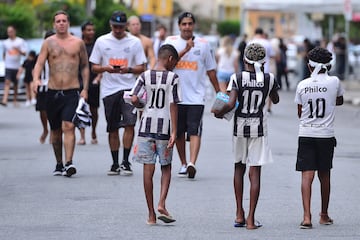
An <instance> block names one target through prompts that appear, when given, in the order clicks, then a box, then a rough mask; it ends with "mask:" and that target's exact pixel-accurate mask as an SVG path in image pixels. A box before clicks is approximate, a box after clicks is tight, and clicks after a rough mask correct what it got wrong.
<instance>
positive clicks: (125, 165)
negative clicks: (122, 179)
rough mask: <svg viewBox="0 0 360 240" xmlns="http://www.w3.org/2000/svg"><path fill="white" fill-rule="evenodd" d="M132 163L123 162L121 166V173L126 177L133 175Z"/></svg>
mask: <svg viewBox="0 0 360 240" xmlns="http://www.w3.org/2000/svg"><path fill="white" fill-rule="evenodd" d="M130 166H131V163H129V162H126V161H123V162H122V163H121V165H120V169H121V171H122V172H123V173H124V175H132V174H133V171H132V170H131V167H130Z"/></svg>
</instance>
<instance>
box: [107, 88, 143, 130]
mask: <svg viewBox="0 0 360 240" xmlns="http://www.w3.org/2000/svg"><path fill="white" fill-rule="evenodd" d="M124 91H126V90H122V91H119V92H116V93H114V94H112V95H110V96H107V97H105V98H103V103H104V109H105V118H106V122H107V127H106V131H107V132H112V131H115V130H117V129H119V128H121V127H126V126H135V123H136V118H137V113H136V109H135V107H134V106H133V105H131V104H129V103H126V102H125V101H124V98H123V96H124Z"/></svg>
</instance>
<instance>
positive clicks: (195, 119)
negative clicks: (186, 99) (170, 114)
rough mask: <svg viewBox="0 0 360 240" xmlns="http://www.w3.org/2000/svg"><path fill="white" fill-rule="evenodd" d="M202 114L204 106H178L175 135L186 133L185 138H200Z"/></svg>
mask: <svg viewBox="0 0 360 240" xmlns="http://www.w3.org/2000/svg"><path fill="white" fill-rule="evenodd" d="M203 114H204V105H182V104H178V124H177V135H178V136H181V135H182V134H184V133H185V132H186V133H187V138H188V137H190V136H194V135H195V136H201V133H202V118H203Z"/></svg>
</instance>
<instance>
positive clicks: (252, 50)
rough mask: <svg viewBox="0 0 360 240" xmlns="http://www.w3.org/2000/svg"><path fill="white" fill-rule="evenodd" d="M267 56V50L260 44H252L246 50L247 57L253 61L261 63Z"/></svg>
mask: <svg viewBox="0 0 360 240" xmlns="http://www.w3.org/2000/svg"><path fill="white" fill-rule="evenodd" d="M265 56H266V50H265V48H264V47H263V46H262V45H261V44H259V43H250V44H249V45H247V46H246V48H245V57H246V58H247V59H249V60H251V61H260V60H262V59H264V58H265Z"/></svg>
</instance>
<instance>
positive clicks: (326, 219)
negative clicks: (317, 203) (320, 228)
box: [319, 213, 334, 225]
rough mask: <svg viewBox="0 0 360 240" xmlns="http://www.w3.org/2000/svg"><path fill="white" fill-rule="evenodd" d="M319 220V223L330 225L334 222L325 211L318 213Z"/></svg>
mask: <svg viewBox="0 0 360 240" xmlns="http://www.w3.org/2000/svg"><path fill="white" fill-rule="evenodd" d="M319 215H320V221H319V223H320V224H321V225H331V224H333V223H334V221H333V220H332V219H331V218H330V217H329V215H328V214H327V213H320V214H319Z"/></svg>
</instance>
